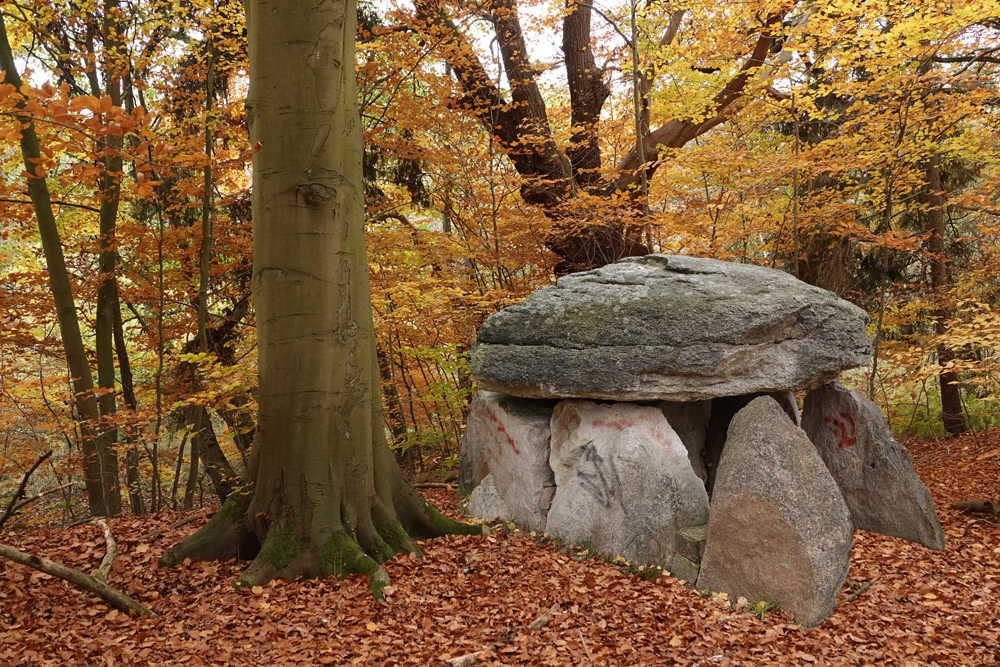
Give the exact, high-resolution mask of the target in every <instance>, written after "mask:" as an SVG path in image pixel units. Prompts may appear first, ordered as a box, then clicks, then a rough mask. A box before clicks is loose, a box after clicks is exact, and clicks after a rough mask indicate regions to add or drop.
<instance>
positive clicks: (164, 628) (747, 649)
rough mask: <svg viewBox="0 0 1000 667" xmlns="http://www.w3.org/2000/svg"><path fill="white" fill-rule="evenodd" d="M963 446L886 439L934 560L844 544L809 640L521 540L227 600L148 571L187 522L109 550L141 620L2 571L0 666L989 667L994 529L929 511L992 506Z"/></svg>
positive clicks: (82, 539)
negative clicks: (474, 658) (844, 567)
mask: <svg viewBox="0 0 1000 667" xmlns="http://www.w3.org/2000/svg"><path fill="white" fill-rule="evenodd" d="M976 436H977V437H978V438H979V440H980V443H981V444H979V445H978V449H977V444H976V441H975V439H974V438H973V437H971V436H963V437H959V438H954V439H952V440H949V441H948V445H949V446H948V448H945V447H943V446H941V445H940V444H938V443H935V442H933V441H919V442H909V443H905V444H907V445H908V447H909V448H910V451H911V452H912V454H913V461H914V465H915V466H916V468H917V471H918V472H919V474H920V475H921V477H922V479H923V480H924V481H925V482H926V484H927V486H928V488H929V490H930V491H931V493H932V495H933V496H934V500H935V502H936V504H937V507H938V508H939V510H938V511H939V516H940V519H941V523H942V525H943V527H944V529H945V531H946V532H947V536H948V548H947V551H945V552H943V553H939V552H933V551H929V550H927V549H924V548H922V547H920V546H918V545H914V544H911V543H909V542H904V541H903V540H899V539H895V538H891V537H884V536H881V535H876V534H873V533H867V532H864V531H857V532H856V533H855V543H854V549H853V550H852V552H851V565H850V572H849V574H848V577H849V579H851V580H853V581H870V580H872V579H874V578H875V577H876V576H880V578H879V582H878V584H877V585H875V586H872V587H871V588H870V589H869V590H868V591H866V592H865V593H864V595H862V596H860V597H858V598H857V600H856V601H855V603H854V604H850V605H842V606H840V607H838V608H837V609H836V610H835V611H834V614H833V616H832V617H831V618H830V619H829V620H828V621H827V622H826V623H824V624H823V625H822V626H820V627H819V628H815V629H800V628H798V627H797V626H795V625H794V624H786V622H785V618H784V615H783V614H781V613H780V612H772V613H771V614H769V615H768V616H767V617H766V619H765V620H763V621H761V620H759V619H757V618H755V617H753V616H743V617H737V618H729V619H727V620H726V622H725V623H724V624H722V625H720V624H719V619H721V618H723V617H725V616H727V615H728V616H732V615H733V613H732V611H726V610H722V609H721V608H719V607H718V606H717V605H715V604H713V603H712V602H711V601H710V600H708V599H705V598H701V597H698V595H697V594H696V593H695V592H694V591H692V590H690V589H687V588H685V587H684V586H681V585H680V584H678V583H677V581H676V580H674V579H672V578H670V577H660V578H658V579H657V580H656V581H655V582H645V581H642V580H640V579H638V578H636V577H633V576H631V575H628V574H625V573H623V572H622V571H620V570H619V569H617V568H616V567H613V566H611V565H609V564H606V563H603V562H600V561H598V560H596V559H593V558H591V559H589V560H586V561H583V562H581V561H576V560H573V559H571V558H568V557H567V556H566V555H565V553H560V552H553V551H551V550H550V549H549V548H548V547H547V546H545V545H544V544H540V543H538V542H536V541H534V540H533V539H531V538H530V537H529V536H527V535H525V534H523V533H505V532H502V531H495V532H493V533H492V534H491V535H489V536H451V537H446V538H442V539H437V540H428V541H425V542H422V543H421V544H420V548H421V550H422V551H423V552H424V555H425V557H424V559H422V560H420V559H416V558H411V557H409V556H399V557H396V558H393V559H391V560H390V561H389V562H387V563H386V564H385V568H386V571H387V572H388V574H389V576H390V577H391V579H392V582H393V600H392V604H390V605H381V604H377V603H376V602H375V601H374V599H373V598H372V596H371V593H370V592H369V591H368V589H367V581H366V580H365V579H364V578H363V577H357V576H355V577H349V578H347V579H345V580H343V581H336V580H332V579H331V580H325V581H289V582H281V583H280V584H279V585H276V586H270V585H268V586H266V587H255V588H254V589H252V590H251V591H245V592H239V591H235V590H233V589H232V588H231V584H232V582H233V581H234V580H235V579H236V577H237V576H238V574H239V573H240V572H241V571H242V568H243V567H244V566H243V565H242V564H240V563H235V562H226V563H193V564H189V565H186V566H185V565H181V566H178V567H176V568H160V567H157V566H156V565H155V556H158V555H159V554H160V553H162V552H163V551H164V550H166V548H167V547H169V546H170V544H172V543H173V542H175V541H176V540H178V539H181V538H183V537H184V536H185V535H187V534H189V533H190V532H193V531H194V530H195V529H196V528H197V526H198V525H199V524H198V523H192V524H188V525H185V526H182V527H181V528H179V529H176V530H173V531H170V532H168V533H166V534H164V535H161V536H160V537H157V538H151V539H150V540H148V545H149V548H148V551H147V552H141V551H139V549H140V547H141V546H142V545H137V546H135V547H134V548H130V549H124V550H123V553H121V554H120V555H119V560H120V568H116V570H115V573H114V574H113V575H112V579H113V580H114V584H115V585H116V586H118V587H120V588H122V589H124V590H126V591H127V592H128V593H129V594H130V595H132V596H133V597H135V598H136V599H138V600H140V601H141V602H143V604H146V605H147V606H150V607H151V608H152V609H154V610H155V611H156V612H157V613H159V614H161V616H160V618H157V619H154V620H152V621H150V620H148V619H146V620H140V619H136V618H134V617H129V616H127V615H125V614H122V613H120V612H115V613H114V614H112V610H110V609H108V608H107V607H106V606H104V605H103V604H102V603H100V602H99V601H96V600H94V599H92V598H89V597H88V596H86V595H83V594H82V593H80V592H79V591H76V590H75V589H73V588H72V587H70V586H67V585H65V584H63V583H62V582H56V581H51V580H44V579H42V578H37V579H35V583H32V576H31V575H32V571H31V570H28V569H25V568H22V567H20V566H7V564H4V566H5V568H6V569H5V570H4V574H3V576H0V665H4V666H5V667H6V666H7V665H11V666H12V667H22V666H25V665H27V664H29V663H30V664H46V663H52V664H60V665H92V664H94V665H96V664H110V663H113V664H117V665H133V664H135V665H138V664H170V665H174V664H177V665H209V664H215V665H284V664H300V665H309V664H320V665H323V664H331V665H351V664H359V665H365V664H376V665H395V666H399V667H402V666H414V667H418V666H419V667H423V666H425V665H433V664H438V663H437V662H436V659H437V658H438V657H440V656H442V655H448V656H449V657H452V658H454V657H459V656H465V655H469V654H472V653H476V652H478V651H482V650H484V649H487V648H488V647H498V649H497V651H496V653H493V652H490V653H489V654H487V655H484V656H483V658H482V659H480V660H479V661H478V662H477V664H484V665H501V664H502V665H538V664H543V665H544V664H549V665H557V666H562V665H590V664H591V663H590V662H589V659H588V657H587V656H586V655H585V652H584V649H583V643H581V640H580V637H581V635H582V637H583V641H584V642H585V643H586V647H587V649H589V651H590V653H591V655H592V656H593V664H594V665H595V666H601V667H622V666H625V665H667V664H677V665H687V666H691V665H694V664H695V663H699V661H702V662H700V664H702V665H706V666H710V665H724V664H732V665H740V666H743V665H746V666H750V665H767V664H817V665H819V664H826V665H836V664H861V665H867V664H912V665H929V664H931V663H937V664H940V665H951V664H956V665H959V664H970V665H988V664H993V663H995V662H996V660H995V652H996V649H995V647H996V646H997V645H998V644H1000V606H998V604H997V601H996V600H997V595H998V593H1000V588H998V585H1000V584H998V583H997V578H996V572H998V571H1000V526H997V525H995V524H992V523H990V522H987V521H983V520H979V519H976V518H975V517H971V516H969V515H965V514H961V513H959V512H957V511H955V510H951V509H949V508H948V506H949V504H950V503H952V502H955V501H957V500H963V499H966V498H977V497H983V498H992V497H994V496H995V493H996V482H997V479H1000V457H995V456H994V457H987V458H986V459H983V460H981V461H977V457H978V456H980V455H981V454H982V453H983V451H984V445H985V447H986V448H987V449H986V451H994V450H996V449H997V446H998V444H1000V431H990V432H989V433H986V434H984V433H978V434H976ZM972 462H974V463H975V464H974V465H971V466H970V467H968V468H964V469H963V468H961V467H960V466H961V465H962V464H964V463H972ZM425 492H426V496H427V497H428V499H429V500H430V501H431V502H433V503H434V504H435V505H436V506H437V507H439V508H441V509H442V511H444V512H445V513H446V514H447V515H449V516H452V517H456V516H457V514H456V509H455V497H454V492H453V491H452V492H449V491H448V490H446V489H426V490H425ZM192 514H193V513H189V514H188V515H185V514H181V513H176V512H163V513H162V514H161V515H158V516H156V517H143V518H131V517H129V518H120V519H115V520H113V522H112V523H113V528H114V530H115V533H116V534H118V535H123V536H124V535H143V534H146V533H148V532H150V531H152V530H154V529H157V528H161V527H165V526H169V525H171V524H173V523H174V522H176V521H177V520H179V519H182V518H184V517H185V516H189V515H192ZM4 540H5V541H6V542H9V543H11V545H12V546H15V547H20V548H22V549H23V550H30V551H32V552H34V553H39V554H44V555H45V556H46V557H48V558H51V559H53V560H59V561H61V562H64V563H66V564H68V565H72V566H75V567H79V568H81V569H84V570H92V569H93V568H94V567H95V566H96V564H97V563H98V562H99V561H100V558H101V557H102V555H103V544H97V543H96V542H94V541H93V528H92V527H89V528H88V527H87V526H80V527H77V528H70V529H38V530H29V531H21V532H17V531H6V532H5V533H4ZM88 552H89V553H88ZM466 554H483V557H482V558H477V559H476V560H475V568H476V570H475V572H474V573H472V574H470V575H469V576H466V577H463V578H458V577H457V574H459V573H461V571H462V570H463V569H465V568H467V567H468V566H469V563H468V562H467V558H466ZM574 587H576V588H578V589H583V591H582V592H580V591H575V590H574ZM383 592H385V591H384V590H383ZM248 594H252V595H253V596H254V597H247V595H248ZM265 594H266V596H265ZM928 596H933V597H928ZM734 599H735V598H734ZM260 602H266V603H267V604H268V608H267V609H262V608H261V607H260V604H259V603H260ZM556 603H559V605H560V607H561V609H562V611H560V612H559V613H557V614H553V615H552V618H551V620H550V622H549V624H548V625H547V626H546V627H545V628H543V629H542V630H540V631H538V632H528V631H527V630H526V625H527V624H528V623H530V622H531V621H532V620H534V619H535V618H536V617H537V616H538V614H539V613H541V611H544V610H546V609H549V608H551V607H552V606H553V605H554V604H556ZM369 623H371V624H374V625H375V626H376V629H374V630H371V629H369V628H368V624H369ZM578 629H579V632H580V634H578ZM719 656H725V657H719ZM810 658H813V659H812V660H810Z"/></svg>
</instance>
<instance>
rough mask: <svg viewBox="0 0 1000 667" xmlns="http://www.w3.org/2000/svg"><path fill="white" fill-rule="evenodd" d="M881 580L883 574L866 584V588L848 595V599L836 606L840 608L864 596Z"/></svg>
mask: <svg viewBox="0 0 1000 667" xmlns="http://www.w3.org/2000/svg"><path fill="white" fill-rule="evenodd" d="M881 578H882V575H881V574H880V575H878V576H876V577H875V578H874V579H872V580H871V581H869V582H868V583H867V584H865V585H864V586H862V587H861V588H859V589H858V590H856V591H854V592H853V593H851V594H850V595H848V596H847V597H846V598H844V599H843V600H841V601H840V602H838V603H837V605H836V606H838V607H839V606H840V605H842V604H847V603H848V602H851V601H853V600H855V599H856V598H857V597H858V596H859V595H862V594H863V593H864V592H865V591H867V590H868V589H869V588H871V587H872V584H874V583H875V582H876V581H878V580H879V579H881Z"/></svg>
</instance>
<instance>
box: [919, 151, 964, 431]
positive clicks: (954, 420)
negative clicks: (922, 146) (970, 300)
mask: <svg viewBox="0 0 1000 667" xmlns="http://www.w3.org/2000/svg"><path fill="white" fill-rule="evenodd" d="M943 193H944V188H943V187H942V184H941V155H940V154H938V153H935V154H934V155H933V156H931V159H930V160H929V161H928V164H927V203H928V204H929V206H930V208H929V209H928V211H927V226H928V231H929V232H930V236H929V238H928V239H927V251H928V252H929V253H930V255H931V289H933V290H934V294H935V297H936V298H937V299H938V303H939V304H940V306H939V308H938V309H937V311H936V312H935V313H934V318H935V322H934V327H935V333H937V335H938V338H939V339H940V338H941V337H942V336H944V335H945V334H947V333H948V319H949V318H950V317H951V313H950V312H949V310H948V307H947V306H946V305H945V299H946V298H947V295H946V294H945V291H946V290H947V287H948V265H947V261H948V258H947V256H946V255H945V248H944V233H945V229H944V194H943ZM937 356H938V364H940V365H941V367H942V368H947V367H948V363H949V362H951V361H954V359H955V353H954V352H953V351H952V349H951V348H950V347H948V346H947V345H945V344H943V343H941V344H939V345H938V348H937ZM938 382H939V383H940V388H941V421H942V423H943V425H944V430H945V431H946V432H947V433H949V434H951V435H958V434H960V433H964V432H965V431H967V430H968V426H967V425H966V423H965V415H964V414H963V412H962V392H961V388H960V386H959V384H958V373H956V372H955V371H954V370H946V371H944V372H942V373H941V374H940V375H939V376H938Z"/></svg>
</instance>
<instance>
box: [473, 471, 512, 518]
mask: <svg viewBox="0 0 1000 667" xmlns="http://www.w3.org/2000/svg"><path fill="white" fill-rule="evenodd" d="M468 510H469V514H471V515H472V516H475V517H479V518H480V519H482V520H483V521H497V520H503V521H510V520H511V519H513V518H514V513H513V512H511V511H510V508H509V507H507V503H505V502H504V501H503V498H501V497H500V493H499V492H498V491H497V487H496V485H494V484H493V475H487V476H486V477H484V478H483V480H482V482H480V484H479V486H477V487H476V488H474V489H473V490H472V495H470V496H469V507H468Z"/></svg>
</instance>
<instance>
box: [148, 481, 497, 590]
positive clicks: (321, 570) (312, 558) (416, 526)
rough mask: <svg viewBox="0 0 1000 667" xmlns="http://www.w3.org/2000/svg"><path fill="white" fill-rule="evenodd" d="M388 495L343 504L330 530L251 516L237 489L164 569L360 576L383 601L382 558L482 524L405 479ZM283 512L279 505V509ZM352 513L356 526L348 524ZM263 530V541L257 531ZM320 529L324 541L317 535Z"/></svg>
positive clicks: (258, 580) (240, 582) (256, 575)
mask: <svg viewBox="0 0 1000 667" xmlns="http://www.w3.org/2000/svg"><path fill="white" fill-rule="evenodd" d="M396 481H401V482H402V483H401V484H400V485H399V486H396V487H395V489H394V490H395V492H394V493H391V494H387V495H389V497H391V498H392V504H391V505H387V504H386V503H384V502H382V500H381V499H380V498H379V496H375V497H374V498H373V499H372V500H371V501H370V506H368V507H366V508H364V509H365V510H366V511H358V510H359V509H361V508H354V509H353V510H351V511H350V512H347V511H344V510H342V512H341V513H342V514H344V515H345V516H341V517H340V520H339V521H331V522H330V528H329V530H328V531H327V532H326V534H325V536H324V533H323V530H322V529H319V530H317V529H316V527H315V526H312V525H306V526H302V525H299V524H300V523H302V522H304V521H305V520H306V517H300V516H298V514H297V513H295V512H290V513H288V514H286V516H284V517H277V518H276V517H266V518H262V517H250V516H249V513H250V512H252V511H253V510H252V509H251V496H249V495H243V494H240V495H237V494H233V495H232V496H230V498H229V500H227V501H226V503H225V504H224V505H223V506H222V508H220V509H219V511H218V512H217V513H216V514H215V516H214V517H212V520H211V521H209V522H208V523H207V524H206V525H205V526H203V527H202V528H201V529H199V530H198V531H196V532H195V533H194V534H193V535H191V536H189V537H188V538H186V539H185V540H183V541H181V542H180V543H179V544H177V545H175V546H174V547H173V548H172V549H170V551H168V552H167V553H166V554H164V555H163V556H161V557H160V560H159V562H160V564H161V565H163V566H166V567H170V566H174V565H177V564H178V563H181V562H182V561H184V559H186V558H190V559H192V560H227V559H230V558H236V559H241V560H247V559H253V560H252V562H251V563H250V565H249V567H247V569H246V571H245V572H244V573H243V574H242V575H241V576H240V577H239V579H237V580H236V582H235V583H234V584H233V585H234V586H235V587H237V588H245V587H253V586H260V585H263V584H265V583H267V582H268V581H271V580H272V579H274V578H276V577H282V578H286V579H296V578H299V577H307V578H325V577H331V576H333V577H338V578H342V577H345V576H348V575H350V574H362V575H364V576H366V577H368V578H369V579H370V580H371V581H370V584H369V588H370V589H371V591H372V593H373V595H374V596H375V597H376V598H378V599H382V592H381V591H382V588H383V587H385V586H387V585H389V583H390V581H389V576H388V574H386V572H385V569H384V568H382V565H381V564H382V563H384V562H385V561H387V560H389V559H390V558H392V557H393V556H395V555H396V554H411V553H412V554H416V555H418V556H421V553H420V549H419V547H417V545H416V542H415V541H414V540H415V539H427V538H432V537H440V536H443V535H448V534H480V533H482V532H483V527H482V526H478V525H472V524H465V523H461V522H459V521H454V520H452V519H449V518H447V517H445V516H444V515H442V514H441V513H440V512H438V511H437V509H435V508H434V507H433V506H432V505H431V504H429V503H428V502H427V501H426V500H424V499H423V497H422V496H420V494H418V493H417V492H416V491H414V490H413V488H412V487H411V486H410V485H409V484H408V483H406V482H405V480H403V479H402V475H401V474H400V480H396ZM279 511H280V509H279ZM348 516H349V517H352V518H353V519H354V521H353V523H354V524H356V525H354V526H353V527H351V528H348V527H347V526H349V525H350V524H351V523H352V522H351V521H349V520H348ZM261 533H264V536H263V540H261V538H260V537H258V535H260V534H261ZM317 533H319V539H316V537H317Z"/></svg>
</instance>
